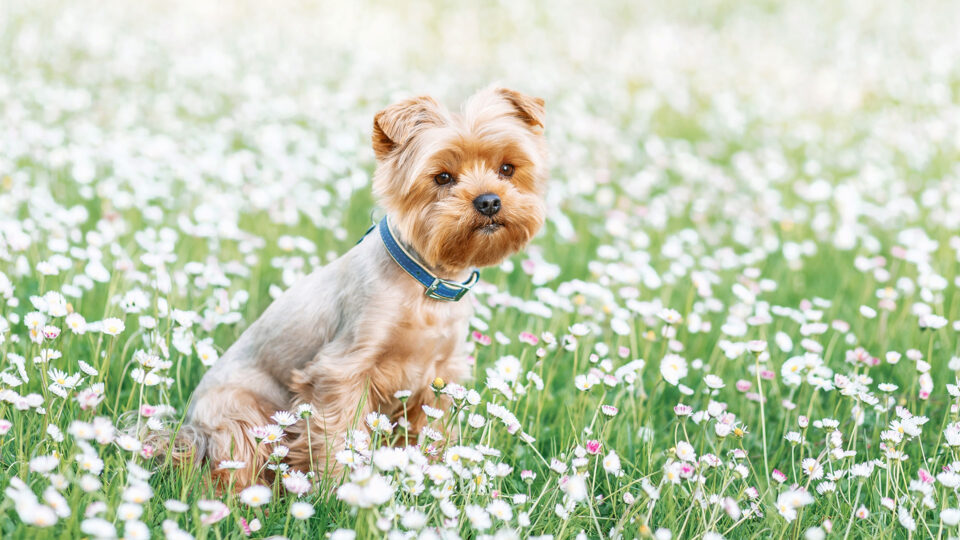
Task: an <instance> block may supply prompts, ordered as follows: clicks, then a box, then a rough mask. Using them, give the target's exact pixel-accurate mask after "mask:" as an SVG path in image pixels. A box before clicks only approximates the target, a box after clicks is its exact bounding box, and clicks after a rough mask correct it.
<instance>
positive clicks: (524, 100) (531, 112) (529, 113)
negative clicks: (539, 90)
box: [497, 88, 544, 129]
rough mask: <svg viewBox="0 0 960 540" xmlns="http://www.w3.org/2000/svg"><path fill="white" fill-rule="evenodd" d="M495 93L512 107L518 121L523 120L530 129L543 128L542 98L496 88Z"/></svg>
mask: <svg viewBox="0 0 960 540" xmlns="http://www.w3.org/2000/svg"><path fill="white" fill-rule="evenodd" d="M497 93H499V94H500V95H501V96H503V98H504V99H506V100H507V101H509V102H510V104H511V105H513V107H514V108H515V109H516V110H517V113H516V115H517V117H518V118H520V120H523V121H524V122H525V123H526V124H527V125H529V126H530V127H539V128H541V129H542V128H543V117H544V108H543V105H544V102H543V99H542V98H538V97H532V96H528V95H526V94H521V93H520V92H517V91H516V90H510V89H508V88H498V89H497Z"/></svg>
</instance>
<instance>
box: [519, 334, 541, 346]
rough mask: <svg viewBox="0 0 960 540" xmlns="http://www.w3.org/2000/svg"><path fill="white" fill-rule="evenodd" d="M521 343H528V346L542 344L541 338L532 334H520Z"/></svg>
mask: <svg viewBox="0 0 960 540" xmlns="http://www.w3.org/2000/svg"><path fill="white" fill-rule="evenodd" d="M519 339H520V341H521V342H522V343H526V344H527V345H536V344H537V343H540V338H538V337H537V336H536V335H534V334H531V333H530V332H520V338H519Z"/></svg>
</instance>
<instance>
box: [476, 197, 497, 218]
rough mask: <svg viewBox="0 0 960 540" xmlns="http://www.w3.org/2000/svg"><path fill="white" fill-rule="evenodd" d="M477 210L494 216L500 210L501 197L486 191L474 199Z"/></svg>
mask: <svg viewBox="0 0 960 540" xmlns="http://www.w3.org/2000/svg"><path fill="white" fill-rule="evenodd" d="M473 206H474V208H476V209H477V212H480V213H481V214H483V215H485V216H492V215H494V214H496V213H497V212H499V211H500V197H498V196H497V194H496V193H484V194H483V195H480V196H479V197H477V198H476V199H474V200H473Z"/></svg>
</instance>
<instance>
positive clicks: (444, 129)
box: [373, 88, 547, 272]
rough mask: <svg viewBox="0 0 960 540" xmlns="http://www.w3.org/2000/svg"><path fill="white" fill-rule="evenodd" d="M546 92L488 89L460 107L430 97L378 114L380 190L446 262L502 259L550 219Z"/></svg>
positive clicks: (404, 230)
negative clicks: (456, 110) (546, 192)
mask: <svg viewBox="0 0 960 540" xmlns="http://www.w3.org/2000/svg"><path fill="white" fill-rule="evenodd" d="M543 116H544V110H543V100H542V99H539V98H533V97H529V96H526V95H524V94H521V93H519V92H514V91H513V90H507V89H505V88H488V89H486V90H482V91H480V92H478V93H477V94H475V95H474V96H473V97H471V98H470V99H469V100H467V102H466V104H465V105H464V107H463V112H462V113H461V114H453V113H450V112H449V111H447V110H446V109H445V108H444V107H442V106H441V105H440V104H438V103H437V102H436V101H435V100H434V99H433V98H431V97H429V96H423V97H418V98H414V99H409V100H406V101H402V102H400V103H397V104H395V105H391V106H389V107H387V108H386V109H384V110H382V111H380V112H379V113H377V115H376V116H375V117H374V119H373V150H374V152H375V153H376V156H377V170H376V173H375V174H374V179H373V190H374V194H375V195H376V196H377V198H378V200H379V202H380V204H381V205H382V206H383V207H384V208H385V209H386V210H387V212H389V214H390V220H391V224H392V225H393V226H394V228H395V229H396V231H397V232H398V233H399V235H400V237H401V238H402V239H403V240H404V241H406V242H407V243H408V244H410V246H411V247H412V248H413V249H415V250H416V251H417V253H418V254H419V255H420V256H421V257H422V258H423V259H424V262H425V263H426V264H428V265H430V266H432V267H434V268H436V269H438V270H440V271H448V272H449V271H452V272H456V271H460V270H462V269H465V268H467V267H470V266H489V265H493V264H497V263H499V262H500V261H502V260H503V259H504V258H505V257H507V256H508V255H510V254H511V253H514V252H516V251H518V250H520V249H522V248H523V246H525V245H526V244H527V242H529V241H530V239H531V238H532V237H533V235H534V234H536V232H537V231H538V230H539V229H540V226H541V225H542V224H543V220H544V213H545V208H544V203H543V192H544V188H545V184H546V178H547V164H546V142H545V140H544V137H543Z"/></svg>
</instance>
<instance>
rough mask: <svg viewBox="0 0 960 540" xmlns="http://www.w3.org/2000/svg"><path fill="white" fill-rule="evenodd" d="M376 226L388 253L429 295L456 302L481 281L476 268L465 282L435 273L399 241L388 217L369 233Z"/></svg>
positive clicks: (436, 298)
mask: <svg viewBox="0 0 960 540" xmlns="http://www.w3.org/2000/svg"><path fill="white" fill-rule="evenodd" d="M374 227H376V228H378V229H379V230H380V239H381V240H383V245H384V246H385V247H386V248H387V253H389V254H390V257H391V258H392V259H393V260H394V261H396V263H397V264H398V265H400V268H402V269H403V271H404V272H406V273H408V274H410V277H412V278H413V279H415V280H417V281H418V282H420V284H421V285H423V286H424V288H425V289H426V295H427V296H428V297H430V298H433V299H434V300H445V301H448V302H456V301H457V300H460V299H461V298H463V295H465V294H467V292H468V291H469V290H470V289H471V288H473V286H474V285H476V284H477V282H478V281H480V272H478V271H476V270H474V271H473V272H471V273H470V277H469V278H468V279H467V280H466V281H464V282H463V283H460V282H457V281H450V280H447V279H443V278H439V277H437V276H435V275H433V272H431V271H430V270H427V269H426V268H424V267H423V265H421V264H420V263H418V262H417V260H416V259H414V258H413V257H412V256H410V254H409V253H407V250H406V249H404V248H403V246H401V245H400V242H397V240H396V238H394V236H393V231H391V230H390V223H389V221H388V220H387V218H386V217H384V218H383V219H382V220H380V223H379V224H378V225H374V226H373V227H370V229H369V230H367V234H370V231H372V230H373V228H374ZM364 236H366V234H364ZM361 240H362V239H361ZM357 243H359V242H357Z"/></svg>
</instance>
